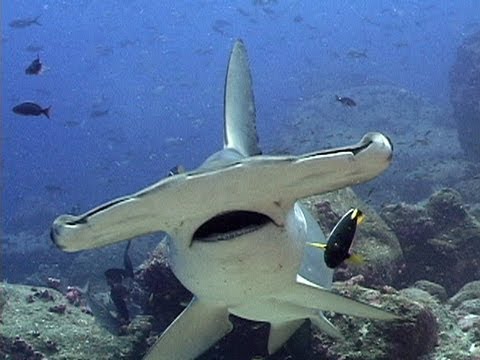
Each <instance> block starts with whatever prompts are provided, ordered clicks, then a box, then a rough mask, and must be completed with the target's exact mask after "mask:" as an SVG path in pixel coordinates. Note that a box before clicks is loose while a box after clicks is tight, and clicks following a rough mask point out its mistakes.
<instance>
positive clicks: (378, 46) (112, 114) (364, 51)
mask: <svg viewBox="0 0 480 360" xmlns="http://www.w3.org/2000/svg"><path fill="white" fill-rule="evenodd" d="M479 14H480V2H478V1H476V0H465V1H458V2H450V1H368V2H366V1H365V2H361V1H353V0H352V1H344V2H338V1H322V2H319V1H282V0H278V1H268V0H264V1H261V0H258V1H246V0H245V1H229V2H224V1H189V2H182V1H162V2H152V1H145V0H143V1H140V0H138V1H101V2H100V1H88V0H85V1H72V2H69V1H35V2H33V1H3V2H2V14H1V15H2V94H1V96H2V126H3V128H2V165H3V167H2V185H3V187H2V190H3V191H2V229H3V232H4V233H5V234H9V233H19V232H21V231H32V232H34V233H38V234H41V233H43V232H45V231H48V228H49V226H50V223H51V221H52V220H53V219H54V218H55V217H56V215H58V214H61V213H66V212H73V213H80V212H83V211H85V210H87V209H89V208H91V207H92V206H95V205H97V204H100V203H102V202H104V201H107V200H109V199H111V198H114V197H117V196H120V195H124V194H128V193H131V192H134V191H136V190H138V189H140V188H143V187H144V186H146V185H147V184H150V183H153V182H155V181H157V180H158V179H159V178H161V177H163V176H165V175H166V174H167V173H168V170H169V169H170V168H172V167H173V166H175V165H177V164H183V165H184V166H185V167H186V168H194V167H195V166H197V165H199V164H200V163H201V162H202V161H203V160H204V159H205V158H206V157H207V156H208V155H209V154H211V153H212V152H214V151H216V150H217V149H219V148H220V147H221V146H222V138H221V134H222V116H223V103H222V100H223V83H224V77H225V68H226V64H227V61H228V54H229V51H230V49H231V46H232V44H233V42H234V40H235V39H237V38H242V39H243V40H244V41H245V43H246V45H247V49H248V53H249V57H250V62H251V69H252V73H253V78H254V87H255V98H256V104H257V121H258V127H259V134H260V139H261V142H262V143H263V144H264V146H263V147H264V149H265V150H266V151H268V149H269V147H272V146H273V144H274V143H275V140H276V138H275V134H276V129H278V128H279V127H280V126H281V124H282V120H284V119H285V117H286V114H287V113H288V112H289V111H290V110H291V109H292V108H294V107H295V106H297V105H298V104H301V102H302V101H303V99H306V98H309V97H310V96H312V94H314V93H315V92H316V91H319V90H321V89H324V88H325V87H326V86H327V84H328V86H332V84H333V85H335V86H336V87H338V88H342V86H343V85H344V84H343V81H345V80H344V79H345V77H346V76H350V75H351V76H356V77H357V78H359V79H363V80H362V81H364V82H366V83H367V82H369V81H374V80H381V81H384V82H387V83H391V84H394V85H395V86H398V87H404V88H407V89H408V90H409V91H412V92H414V93H417V94H420V95H421V96H424V97H427V98H429V99H431V101H432V102H434V103H439V104H444V103H447V102H448V95H449V85H448V72H449V68H450V66H451V65H452V62H453V61H454V58H455V53H456V48H457V47H458V46H459V44H460V43H461V42H462V40H463V39H464V38H465V37H466V36H468V35H469V34H471V33H473V32H474V31H475V30H478V29H479V28H480V25H479ZM36 16H40V17H39V19H38V22H39V23H41V26H39V25H37V24H32V25H30V26H28V27H25V28H16V27H12V26H11V22H12V21H14V20H16V19H32V18H35V17H36ZM29 46H30V50H28V47H29ZM32 47H39V49H37V50H35V49H32ZM37 53H38V54H39V56H40V59H41V61H42V62H43V63H44V65H45V67H46V69H45V71H44V73H43V74H41V75H39V76H28V75H26V74H25V68H26V67H27V66H28V65H29V64H30V62H31V61H32V60H34V59H35V57H36V56H37ZM27 100H29V101H34V102H36V103H38V104H40V105H41V106H43V107H47V106H51V107H52V108H51V109H52V110H51V111H52V115H51V119H50V120H49V119H47V118H45V117H43V116H40V117H22V116H19V115H17V114H15V113H13V112H12V110H11V109H12V107H13V106H15V105H16V104H18V103H21V102H23V101H27ZM47 240H48V239H47ZM47 240H46V241H47ZM27 246H28V244H27ZM2 264H3V266H4V267H5V268H4V272H5V273H9V269H8V267H9V265H12V264H9V261H8V259H6V261H4V262H3V263H2Z"/></svg>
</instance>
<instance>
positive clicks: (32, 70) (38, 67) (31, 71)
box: [25, 55, 43, 75]
mask: <svg viewBox="0 0 480 360" xmlns="http://www.w3.org/2000/svg"><path fill="white" fill-rule="evenodd" d="M42 71H43V64H42V62H41V61H40V56H39V55H37V58H36V59H35V60H33V61H32V63H31V64H30V65H28V67H27V68H26V69H25V74H27V75H38V74H41V73H42Z"/></svg>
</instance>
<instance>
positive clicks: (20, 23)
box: [8, 15, 42, 29]
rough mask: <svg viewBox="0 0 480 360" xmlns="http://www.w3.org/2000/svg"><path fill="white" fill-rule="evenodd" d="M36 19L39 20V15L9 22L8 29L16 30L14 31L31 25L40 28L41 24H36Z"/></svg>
mask: <svg viewBox="0 0 480 360" xmlns="http://www.w3.org/2000/svg"><path fill="white" fill-rule="evenodd" d="M38 19H40V15H38V16H37V17H35V18H26V19H16V20H13V21H11V22H10V23H9V24H8V25H9V26H10V27H12V28H16V29H23V28H26V27H29V26H31V25H33V24H36V25H40V26H42V24H40V23H39V22H38Z"/></svg>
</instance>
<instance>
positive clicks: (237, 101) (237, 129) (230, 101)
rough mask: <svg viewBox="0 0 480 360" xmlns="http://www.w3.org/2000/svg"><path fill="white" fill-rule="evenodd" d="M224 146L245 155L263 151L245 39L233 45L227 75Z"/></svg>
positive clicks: (257, 153)
mask: <svg viewBox="0 0 480 360" xmlns="http://www.w3.org/2000/svg"><path fill="white" fill-rule="evenodd" d="M224 102H225V104H224V111H225V113H224V117H225V124H224V134H223V143H224V148H231V149H235V150H236V151H238V152H239V153H240V154H241V155H243V156H245V157H246V156H253V155H259V154H261V150H260V148H259V147H258V136H257V126H256V121H255V101H254V98H253V86H252V75H251V73H250V67H249V64H248V56H247V50H246V49H245V45H244V44H243V41H242V40H237V41H236V42H235V45H234V46H233V50H232V52H231V54H230V60H229V62H228V69H227V76H226V79H225V99H224Z"/></svg>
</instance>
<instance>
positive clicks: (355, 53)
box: [347, 50, 368, 59]
mask: <svg viewBox="0 0 480 360" xmlns="http://www.w3.org/2000/svg"><path fill="white" fill-rule="evenodd" d="M347 55H348V56H349V57H351V58H352V59H366V58H368V56H367V50H363V51H359V50H350V51H349V52H348V53H347Z"/></svg>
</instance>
